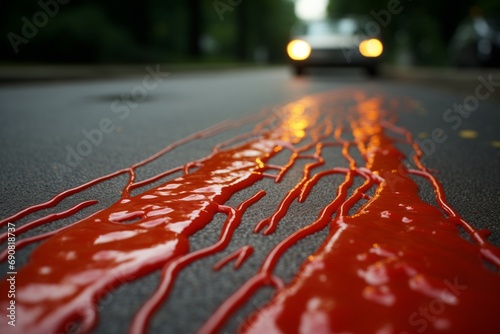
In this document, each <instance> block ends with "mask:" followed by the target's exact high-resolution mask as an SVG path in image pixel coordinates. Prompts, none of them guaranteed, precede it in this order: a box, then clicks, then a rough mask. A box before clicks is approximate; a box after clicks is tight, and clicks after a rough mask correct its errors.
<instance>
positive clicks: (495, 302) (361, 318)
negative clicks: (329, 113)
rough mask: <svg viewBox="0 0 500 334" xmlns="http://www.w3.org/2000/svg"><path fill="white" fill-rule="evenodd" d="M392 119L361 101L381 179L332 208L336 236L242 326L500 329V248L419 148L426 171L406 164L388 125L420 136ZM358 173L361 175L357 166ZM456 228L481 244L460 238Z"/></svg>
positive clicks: (244, 295)
mask: <svg viewBox="0 0 500 334" xmlns="http://www.w3.org/2000/svg"><path fill="white" fill-rule="evenodd" d="M384 116H385V115H384V112H383V111H381V110H380V106H379V104H378V103H376V102H375V101H373V102H365V103H362V104H360V105H359V107H358V110H357V111H356V113H355V114H354V115H352V114H351V127H352V132H353V135H354V141H355V142H356V143H357V144H358V148H359V150H360V152H361V153H362V155H363V158H364V159H365V160H366V168H364V169H363V170H364V171H365V172H368V173H370V174H372V177H373V178H372V179H370V177H368V178H366V181H365V183H364V184H363V185H362V186H361V187H359V188H358V189H357V190H356V192H355V193H354V194H353V195H352V196H351V198H349V199H348V200H346V201H344V202H343V203H342V204H341V205H340V207H338V206H336V205H334V203H335V202H336V201H337V200H338V199H339V198H340V194H339V196H337V198H336V199H335V200H334V201H333V202H332V203H331V204H330V205H329V206H330V207H336V208H338V211H337V215H336V216H335V218H334V219H333V220H332V221H331V227H332V229H331V233H330V235H329V237H328V238H327V239H326V240H325V242H324V244H323V245H322V247H321V248H320V249H319V250H318V251H317V252H316V254H314V255H312V256H310V257H309V260H308V261H307V262H306V263H305V264H303V266H302V267H301V269H300V270H299V273H298V274H297V276H296V277H295V278H294V279H293V281H292V282H291V283H290V284H289V285H287V286H286V287H285V288H282V289H278V291H277V293H276V294H275V295H274V297H273V298H272V300H271V301H270V302H269V303H268V304H267V305H265V306H264V307H263V308H262V309H260V310H258V311H256V312H255V313H254V314H252V315H251V316H250V317H249V319H248V320H247V322H245V323H244V324H243V325H242V327H241V328H240V330H241V331H242V332H244V333H296V332H302V333H337V332H350V333H400V332H401V331H404V333H407V332H415V331H418V332H423V331H424V330H426V329H429V332H438V331H439V332H450V333H458V332H460V333H497V332H499V330H500V325H499V324H498V322H496V314H497V312H498V310H499V309H500V298H499V296H500V284H499V283H500V277H499V275H498V274H497V273H494V272H493V271H491V270H489V269H487V268H486V266H485V265H484V263H483V260H487V261H489V262H490V263H491V264H493V265H494V266H496V267H497V268H499V267H500V262H499V259H500V252H499V249H498V248H495V247H493V246H492V245H490V244H489V243H488V242H487V241H486V240H485V239H484V234H483V233H480V232H478V231H475V229H474V228H473V227H472V226H471V225H469V224H468V223H466V222H465V221H464V220H463V219H462V218H460V216H459V215H458V214H457V213H456V212H455V211H454V210H453V209H452V208H451V207H450V206H449V205H448V204H447V203H446V200H445V196H444V190H443V189H442V187H441V185H440V184H439V182H438V181H437V180H436V178H435V177H433V176H432V175H431V174H430V173H428V172H427V171H426V170H425V169H424V168H423V166H422V164H421V163H420V160H419V157H420V156H421V153H420V151H419V150H418V147H415V148H416V149H417V153H418V154H417V155H415V159H416V160H415V162H416V163H417V166H419V167H420V168H421V169H422V170H412V171H408V170H407V169H406V167H405V166H404V165H403V163H402V158H403V155H402V153H401V152H400V151H398V149H397V148H396V147H395V146H394V145H393V143H394V140H393V139H392V138H391V137H389V136H387V134H386V130H387V129H391V130H393V131H394V130H397V131H395V132H399V133H403V134H405V135H406V138H407V140H408V144H410V145H414V142H413V141H412V140H411V136H410V135H409V133H407V132H405V131H403V130H401V129H399V128H397V127H396V126H394V125H393V124H390V123H387V121H384ZM351 170H352V171H353V172H354V171H355V169H352V166H351ZM360 170H361V169H359V168H358V169H357V171H358V172H359V171H360ZM409 172H411V173H413V174H416V175H420V176H423V177H426V178H428V179H429V181H430V182H431V184H432V186H433V187H434V189H435V194H436V200H437V202H438V205H439V207H440V208H441V209H442V210H443V211H444V212H445V213H446V215H447V217H446V216H443V214H442V213H441V212H440V211H439V210H438V209H437V208H435V207H434V206H431V205H429V204H427V203H425V202H424V201H423V200H422V199H420V197H419V194H418V187H417V185H416V184H415V182H414V181H413V180H412V179H411V178H410V177H409ZM349 176H350V174H348V177H347V179H346V182H348V181H350V180H349ZM367 176H369V175H367ZM374 182H377V183H378V186H377V189H376V194H375V196H374V197H373V198H371V199H370V200H369V202H368V203H366V204H365V205H364V206H363V207H362V208H361V209H360V210H359V211H358V212H357V213H356V214H354V215H352V216H349V215H348V211H349V209H350V208H352V206H353V205H354V204H355V203H356V202H357V201H358V200H359V199H360V198H361V194H362V193H363V192H365V191H367V190H368V189H369V188H370V187H371V186H372V185H373V184H374ZM344 185H346V183H344V184H343V185H342V186H341V187H340V193H341V192H342V190H343V189H342V188H343V186H344ZM343 197H345V193H344V196H343ZM320 221H321V218H320V219H318V221H316V222H315V223H313V224H312V225H310V226H309V227H306V228H304V229H302V230H301V231H299V232H297V233H295V234H293V235H291V236H290V237H289V238H288V239H287V240H285V241H284V242H283V243H282V244H280V245H278V246H277V247H276V248H275V249H274V250H273V251H272V252H271V253H270V254H269V255H268V257H267V258H266V260H265V261H264V263H263V265H262V267H261V268H260V271H259V272H258V273H257V274H256V275H255V276H254V277H253V278H252V279H250V280H249V283H248V284H247V285H246V286H243V287H241V288H240V289H239V290H238V291H236V292H235V293H234V294H233V295H232V296H231V297H230V298H228V299H227V300H226V302H224V303H223V305H221V307H220V308H219V309H218V310H217V312H216V313H215V314H214V316H213V317H212V318H211V319H210V320H209V321H208V322H207V323H206V324H205V326H204V327H203V328H202V329H201V330H200V332H201V333H209V332H214V331H216V330H219V329H221V328H222V325H223V322H224V321H225V320H227V319H228V317H229V316H230V315H231V314H232V313H233V312H234V311H235V310H236V309H237V308H238V307H239V306H240V305H241V304H242V303H244V302H245V301H246V300H247V299H248V298H249V297H251V295H250V294H249V293H248V291H252V293H253V292H254V291H256V290H257V289H258V288H259V287H261V286H264V285H266V284H267V282H266V279H268V278H269V277H271V276H272V271H273V268H274V266H275V262H274V263H273V262H272V261H273V260H274V259H275V258H276V253H277V252H280V251H282V248H283V247H284V248H287V247H288V245H286V246H285V244H286V243H289V244H293V243H294V242H296V241H297V240H298V239H300V238H301V237H302V236H301V235H300V233H303V234H308V231H307V229H311V230H312V229H314V227H315V225H317V224H321V223H320ZM323 224H324V223H323ZM455 224H456V225H460V226H462V227H463V228H464V229H465V230H466V232H467V233H468V234H469V235H470V236H471V237H472V238H473V240H474V241H475V244H472V243H469V242H467V241H466V240H465V239H463V238H461V237H460V236H459V234H458V231H457V229H456V227H455V226H454V225H455Z"/></svg>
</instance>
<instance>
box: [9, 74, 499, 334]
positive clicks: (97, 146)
mask: <svg viewBox="0 0 500 334" xmlns="http://www.w3.org/2000/svg"><path fill="white" fill-rule="evenodd" d="M163 71H164V70H163V69H161V68H159V67H156V66H155V65H151V66H149V67H144V71H143V73H142V74H139V75H138V76H137V77H135V78H128V79H113V80H98V81H92V80H87V81H76V82H73V81H55V82H50V83H45V84H42V83H33V84H22V85H19V84H16V85H3V86H2V87H0V147H1V149H0V165H1V166H2V167H1V170H0V179H1V184H2V191H1V194H0V203H1V207H0V218H4V217H7V216H9V215H12V214H14V213H16V212H17V211H19V210H21V209H23V208H25V207H27V206H30V205H34V204H37V203H40V202H44V201H47V200H49V199H50V198H51V197H53V196H54V195H56V194H58V193H60V192H61V191H64V190H66V189H68V188H71V187H74V186H78V185H80V184H82V183H84V182H87V181H89V180H91V179H94V178H96V177H99V176H102V175H105V174H108V173H111V172H113V171H116V170H118V169H122V168H124V167H127V166H129V165H132V164H133V163H135V162H137V161H139V160H142V159H144V158H146V157H148V156H150V155H152V154H154V153H156V152H158V151H160V150H161V149H162V148H164V147H165V146H166V145H168V144H169V143H172V142H174V141H176V140H179V139H181V138H184V137H186V136H189V135H191V134H192V133H194V132H196V131H200V130H203V129H205V128H207V127H210V126H212V125H214V124H216V123H219V122H221V121H224V120H226V119H238V118H241V117H244V116H249V115H253V114H256V113H257V112H259V111H261V110H262V109H265V108H267V109H272V108H273V107H277V108H278V110H279V106H280V105H282V104H284V103H286V102H290V101H293V100H296V99H299V98H301V97H304V96H306V95H310V94H317V93H325V92H333V91H338V90H347V91H348V90H361V91H363V92H366V94H369V95H378V96H383V97H384V98H387V99H393V98H395V99H399V100H401V101H405V102H404V104H403V105H402V106H401V110H400V111H401V112H400V113H399V115H398V116H399V118H400V119H399V122H398V124H399V125H401V126H403V127H405V128H407V129H409V130H410V131H411V133H412V134H413V135H414V136H415V138H418V139H419V141H420V143H421V146H422V148H423V151H424V154H425V155H426V156H425V158H424V163H425V164H426V166H427V167H429V168H431V169H433V170H436V173H437V174H436V175H437V177H438V179H439V180H440V181H441V183H442V184H443V186H444V189H445V191H446V195H447V197H448V200H449V202H450V204H451V205H452V206H453V207H454V208H455V209H456V210H457V211H458V212H459V213H460V214H461V215H462V216H463V217H464V218H465V220H467V221H468V222H470V223H471V224H473V225H474V226H475V227H477V228H488V229H490V230H491V231H492V236H491V237H490V239H489V240H490V241H491V242H492V243H493V244H495V245H497V246H500V227H499V224H498V223H499V220H500V206H498V200H499V199H500V186H499V185H500V103H499V100H498V99H497V98H496V97H495V96H498V92H499V91H500V77H498V76H495V75H493V74H492V75H491V76H490V78H488V72H487V71H486V72H483V73H482V74H481V75H482V78H483V79H476V80H472V81H471V80H469V81H468V83H467V85H465V84H464V85H461V86H460V89H457V87H456V84H455V85H446V84H444V83H440V84H437V85H436V84H435V83H429V82H425V81H424V80H419V81H418V82H413V81H412V80H408V79H406V80H394V79H389V78H385V79H377V80H368V79H367V78H366V77H365V76H364V75H363V74H362V72H357V71H351V70H348V71H344V70H335V71H329V72H328V73H326V74H325V73H322V72H312V73H311V75H310V76H306V77H303V78H293V77H292V76H291V75H290V71H289V69H288V68H271V69H259V70H256V69H244V70H227V71H222V72H217V71H208V72H204V73H194V72H193V73H169V74H166V72H167V71H165V72H163ZM160 72H163V73H160ZM478 86H482V88H479V89H478V88H477V87H478ZM448 87H451V88H448ZM464 103H466V104H468V105H467V106H466V107H467V108H465V107H464V108H463V109H462V111H461V112H451V111H448V110H449V109H454V106H455V108H457V106H458V108H460V105H463V104H464ZM467 110H470V112H468V111H467ZM244 130H248V129H236V130H232V131H229V132H228V133H226V134H222V135H219V136H215V137H213V138H209V139H206V140H196V141H194V142H192V143H190V144H189V145H187V146H185V147H183V148H182V149H176V150H174V151H172V152H171V153H169V154H168V155H167V156H165V157H164V158H162V159H160V160H159V161H157V162H155V163H152V164H149V165H148V166H147V167H144V168H143V169H141V172H142V173H144V174H143V176H142V177H146V176H152V175H155V174H157V173H160V172H162V171H164V170H167V169H169V168H172V167H175V166H178V165H182V164H184V163H186V162H188V161H192V160H195V159H198V158H201V157H203V156H205V155H207V154H208V153H209V152H210V150H211V149H212V147H213V146H214V145H215V144H216V143H218V142H220V141H221V140H223V139H225V138H230V137H232V136H235V135H237V134H238V133H241V132H242V131H244ZM444 137H446V139H443V138H444ZM84 142H86V143H89V144H85V143H84ZM82 143H83V144H82ZM280 159H281V160H282V162H284V161H286V157H285V156H282V157H281V158H278V159H277V160H276V162H277V163H278V162H279V160H280ZM299 178H300V173H299V172H296V173H293V172H292V173H290V175H288V176H287V177H285V179H284V180H283V181H282V183H280V184H279V185H276V186H272V187H271V188H272V189H273V190H272V191H270V192H269V193H268V195H267V196H266V200H265V201H264V202H263V204H262V205H261V206H259V208H254V207H252V208H250V209H249V210H248V212H247V214H246V215H245V217H244V221H246V222H248V223H247V225H248V226H247V227H245V226H242V228H243V232H242V233H239V234H238V237H237V236H235V237H234V239H233V241H232V242H231V244H230V246H229V247H228V248H227V249H226V250H225V251H224V252H223V255H217V256H212V257H209V258H207V259H204V260H201V261H199V262H197V263H195V264H194V265H192V266H189V267H188V268H186V269H185V270H184V271H183V272H182V273H181V275H180V276H179V278H178V281H177V283H176V285H175V287H174V291H173V292H172V293H171V295H170V298H169V299H168V301H167V302H166V303H165V304H164V306H162V307H161V308H160V310H159V311H158V312H157V314H156V316H155V317H154V319H153V321H152V322H151V326H150V328H151V332H159V331H160V330H162V331H163V332H169V333H179V332H194V331H195V330H196V329H198V328H199V327H200V326H201V325H203V323H204V322H205V321H206V319H207V318H208V317H209V315H210V314H211V313H212V312H213V311H214V310H215V309H216V308H217V306H218V305H220V303H221V302H222V301H223V300H224V299H225V298H227V296H229V295H230V294H231V292H233V291H234V290H235V289H236V288H237V287H238V286H239V285H241V284H242V283H243V282H244V281H245V280H246V279H248V277H250V276H251V275H252V274H253V273H254V272H255V270H256V268H258V266H259V264H260V263H261V261H262V258H263V256H264V255H265V254H266V253H267V252H268V251H269V250H270V249H271V248H272V246H273V245H275V244H276V243H277V242H279V241H280V240H281V239H282V238H283V237H284V236H286V235H288V234H290V233H291V231H294V230H295V229H296V226H299V225H300V224H303V221H304V220H307V221H310V220H311V219H314V218H315V216H316V215H317V209H318V207H321V206H324V203H323V202H325V199H324V193H325V192H326V193H328V191H329V192H330V193H331V192H332V189H325V188H324V187H326V185H322V187H323V188H322V189H325V190H324V191H323V192H322V191H318V192H317V193H316V194H314V193H313V194H311V196H312V197H311V200H310V202H311V203H318V204H317V206H314V205H309V206H306V207H302V208H300V209H299V208H295V209H293V210H291V211H290V214H289V215H287V217H285V219H284V220H283V222H282V223H281V224H280V225H279V228H278V230H277V231H276V233H275V234H273V235H270V236H262V235H260V234H253V233H252V232H251V230H252V227H253V226H254V225H255V223H257V222H258V221H259V220H261V219H262V218H264V217H266V216H268V215H269V214H271V213H272V212H273V209H274V208H275V207H276V204H277V202H278V201H279V199H280V198H282V197H283V195H284V194H286V191H287V190H288V189H290V187H293V185H294V184H296V182H297V180H298V179H299ZM124 182H125V178H124V177H123V176H121V177H117V178H115V179H113V180H110V181H107V182H104V183H102V184H100V185H97V186H95V187H92V188H91V189H89V190H86V191H85V192H83V193H82V194H79V195H75V196H72V197H70V198H68V199H67V200H65V201H63V202H62V203H61V204H60V206H59V207H58V208H59V209H62V208H69V207H71V206H72V205H74V204H76V203H78V202H80V201H82V200H83V199H94V198H95V199H98V200H99V204H98V205H95V206H93V207H90V208H87V209H84V210H82V211H80V212H79V213H77V214H76V215H75V216H74V217H73V218H67V219H62V220H60V221H57V222H55V223H53V224H51V226H44V227H41V228H40V229H39V230H37V231H36V232H35V233H40V232H41V231H46V230H50V229H53V228H55V227H58V226H63V225H65V224H68V223H69V222H73V221H75V220H77V219H79V218H83V217H85V216H87V215H89V214H90V213H92V212H95V211H96V210H98V209H102V208H105V207H108V206H109V205H111V204H112V203H113V202H115V201H116V200H117V199H118V198H119V196H120V191H121V189H122V187H123V185H124ZM265 182H268V183H269V184H268V188H269V187H270V186H271V185H272V181H271V180H265ZM258 189H259V188H258V187H251V188H249V189H245V190H244V191H242V192H241V193H238V194H237V196H236V195H235V196H234V197H233V198H231V200H230V204H231V205H237V204H238V203H240V202H241V201H242V200H244V199H246V198H248V197H249V196H250V195H252V194H254V193H255V191H256V190H258ZM422 196H423V198H424V199H428V200H431V198H432V197H433V196H432V194H431V189H430V188H425V186H423V188H422ZM56 211H57V210H56ZM48 212H52V211H44V212H41V213H35V214H33V215H31V216H30V218H31V219H33V218H37V217H41V216H43V215H44V214H47V213H48ZM223 219H224V217H223V216H222V215H221V216H220V217H219V216H216V218H215V219H214V221H213V224H210V226H208V227H207V228H206V229H205V230H204V231H203V233H197V234H196V235H194V236H193V237H192V240H191V247H192V248H193V249H199V248H201V247H205V246H208V245H210V244H211V243H213V242H214V241H215V239H216V238H217V236H218V234H219V232H220V226H221V222H222V221H223ZM25 221H27V220H21V221H19V222H17V224H18V226H21V225H22V223H23V222H25ZM243 225H245V223H244V224H243ZM245 231H246V232H245ZM30 233H31V232H28V233H26V236H29V235H30ZM325 233H326V232H320V233H318V234H316V235H314V236H312V237H310V238H308V239H306V240H305V242H301V243H299V244H298V245H297V246H296V247H294V248H293V249H292V250H291V251H290V252H289V254H287V255H286V256H285V257H284V259H283V261H282V262H280V264H279V266H278V269H277V273H278V274H279V275H280V276H282V277H283V278H284V279H285V281H287V280H289V279H290V278H291V277H293V273H294V272H295V271H296V269H297V268H298V266H299V265H300V264H301V263H302V262H303V261H304V260H305V258H306V257H307V255H309V254H311V253H312V252H314V250H315V249H316V248H317V247H318V246H319V244H320V243H321V240H322V238H324V236H325ZM245 244H252V245H253V246H254V248H255V253H254V254H253V255H252V257H250V259H249V260H248V261H247V262H246V263H245V264H244V265H243V266H242V268H241V269H240V270H238V271H235V270H233V269H232V267H231V266H227V267H225V268H224V269H222V270H221V271H220V272H218V273H215V272H213V271H212V270H211V267H212V266H213V265H214V263H216V262H217V261H218V260H220V259H221V258H222V257H223V256H225V255H227V254H230V253H231V252H233V251H235V250H236V249H238V248H239V247H241V246H242V245H245ZM2 248H3V246H2ZM31 250H33V247H31V246H30V247H27V248H26V249H24V250H22V251H20V252H19V253H18V258H17V266H19V267H20V266H22V265H23V263H26V261H27V257H28V254H29V252H30V251H31ZM1 270H2V271H1V272H2V276H3V273H5V272H6V271H7V270H6V266H5V263H2V266H1ZM158 277H159V274H158V273H153V274H151V275H148V276H146V277H144V278H142V279H139V280H136V281H132V282H130V283H128V284H126V285H125V286H124V287H122V288H120V289H118V290H116V291H113V292H112V293H111V294H110V295H109V297H108V298H106V299H104V300H103V301H101V304H100V305H99V310H100V322H99V326H98V327H97V328H96V333H123V332H125V331H126V330H127V328H128V326H129V321H130V319H131V317H132V315H133V314H134V313H135V312H136V311H137V309H138V308H139V307H140V306H141V305H142V303H143V302H144V301H145V300H146V299H147V298H148V296H150V295H151V293H152V292H153V291H154V288H155V286H156V284H157V282H158ZM200 277H201V278H203V279H200ZM271 293H272V291H271V290H265V291H262V293H259V294H257V296H256V297H255V298H254V299H252V301H251V302H249V303H248V305H246V306H245V307H243V308H242V310H241V312H240V313H239V314H237V315H236V316H235V318H234V319H233V321H231V322H230V323H229V324H228V326H227V331H228V332H233V331H234V329H235V328H236V326H237V323H238V318H239V319H241V317H244V315H245V314H247V313H248V312H249V311H250V310H252V309H255V308H256V307H258V306H259V305H260V304H262V302H264V301H265V300H266V299H267V298H269V297H270V296H271ZM19 316H22V315H19Z"/></svg>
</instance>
